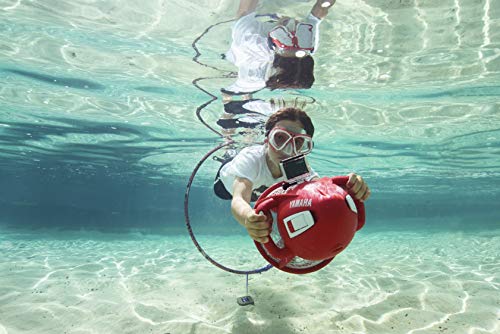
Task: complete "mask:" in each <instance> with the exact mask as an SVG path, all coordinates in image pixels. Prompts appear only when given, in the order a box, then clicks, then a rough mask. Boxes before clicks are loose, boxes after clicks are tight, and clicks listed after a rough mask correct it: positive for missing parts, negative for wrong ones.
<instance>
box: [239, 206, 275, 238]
mask: <svg viewBox="0 0 500 334" xmlns="http://www.w3.org/2000/svg"><path fill="white" fill-rule="evenodd" d="M271 222H272V217H268V216H266V215H265V214H263V213H262V212H260V213H256V212H255V211H254V210H251V211H249V212H248V214H247V216H246V217H245V228H246V229H247V232H248V234H249V235H250V237H251V238H252V239H253V240H255V241H257V242H261V243H266V242H268V241H269V233H271Z"/></svg>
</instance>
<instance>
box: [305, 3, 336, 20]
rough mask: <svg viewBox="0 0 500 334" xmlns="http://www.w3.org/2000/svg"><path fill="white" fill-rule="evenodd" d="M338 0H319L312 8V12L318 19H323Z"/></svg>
mask: <svg viewBox="0 0 500 334" xmlns="http://www.w3.org/2000/svg"><path fill="white" fill-rule="evenodd" d="M335 1H336V0H317V1H316V3H315V4H314V7H313V8H312V10H311V14H313V15H314V16H316V17H317V18H318V19H320V20H321V19H323V18H324V17H326V15H327V14H328V10H329V9H330V7H332V6H333V5H334V4H335Z"/></svg>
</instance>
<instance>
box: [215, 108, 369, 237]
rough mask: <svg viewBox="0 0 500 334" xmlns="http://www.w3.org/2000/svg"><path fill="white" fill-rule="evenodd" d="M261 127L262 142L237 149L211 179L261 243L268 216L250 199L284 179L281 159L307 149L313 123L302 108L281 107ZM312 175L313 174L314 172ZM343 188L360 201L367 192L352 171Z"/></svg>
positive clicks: (238, 218)
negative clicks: (257, 208) (255, 209)
mask: <svg viewBox="0 0 500 334" xmlns="http://www.w3.org/2000/svg"><path fill="white" fill-rule="evenodd" d="M265 131H266V139H265V142H264V144H263V145H256V146H250V147H246V148H244V149H243V150H241V152H239V153H238V154H237V155H236V156H235V157H234V159H232V160H231V161H229V162H227V163H226V164H224V165H223V166H222V167H221V169H220V170H219V172H218V173H217V177H216V180H215V183H214V190H215V193H216V194H217V196H219V197H220V198H223V199H231V211H232V213H233V216H234V218H235V219H236V220H237V221H238V222H239V223H240V224H241V225H242V226H244V227H245V228H246V229H247V231H248V233H249V235H250V236H251V237H252V238H253V239H254V240H256V241H258V242H264V243H265V242H267V241H268V236H269V233H270V223H271V219H270V217H266V216H264V215H263V214H262V213H259V214H258V213H256V212H255V211H254V210H253V209H252V207H251V206H250V202H251V201H255V200H256V195H258V193H259V192H260V193H261V192H263V191H264V190H265V189H266V188H268V187H269V186H271V185H273V184H274V183H276V182H280V181H283V180H284V177H283V175H282V172H281V169H280V166H279V163H280V161H281V160H283V159H285V158H288V157H291V156H295V155H298V154H308V153H309V152H311V150H312V147H313V145H312V137H313V135H314V125H313V124H312V121H311V119H310V118H309V116H308V115H307V114H306V113H305V112H304V111H303V110H301V109H299V108H282V109H280V110H278V111H277V112H276V113H274V114H272V115H271V116H270V117H269V119H268V120H267V122H266V125H265ZM312 175H314V176H313V178H316V177H317V174H316V173H314V172H313V173H312ZM347 191H348V192H349V194H350V195H351V196H353V197H354V198H355V199H358V200H361V201H365V200H366V199H367V198H368V197H369V196H370V190H369V188H368V186H367V184H366V183H365V182H364V180H363V179H362V178H361V177H360V176H358V175H356V174H354V173H351V174H350V176H349V181H348V183H347Z"/></svg>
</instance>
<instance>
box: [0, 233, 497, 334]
mask: <svg viewBox="0 0 500 334" xmlns="http://www.w3.org/2000/svg"><path fill="white" fill-rule="evenodd" d="M499 232H500V231H499V230H496V231H490V232H467V233H466V232H432V233H430V232H395V231H381V232H368V233H367V232H362V233H359V234H358V235H356V237H355V239H354V241H353V242H352V243H351V245H350V246H349V247H348V248H347V249H346V250H345V251H344V252H343V253H341V254H340V255H339V256H338V257H337V258H336V259H335V260H334V261H333V262H332V263H331V264H330V265H328V266H327V267H326V268H324V269H322V270H320V271H318V272H316V273H312V274H307V275H292V274H287V273H284V272H281V271H279V270H277V269H271V270H269V271H267V272H265V273H262V274H258V275H251V276H250V278H249V294H250V295H251V296H252V297H253V298H254V299H255V305H253V306H245V307H241V306H238V305H237V303H236V298H237V297H239V296H243V295H245V294H246V291H245V279H246V277H245V276H244V275H235V274H230V273H227V272H224V271H222V270H220V269H218V268H216V267H214V266H213V265H211V264H210V263H209V262H208V261H206V260H205V258H204V257H203V256H201V255H200V253H198V251H197V250H196V248H195V247H194V246H193V244H192V242H191V240H190V239H189V237H188V236H187V235H177V236H151V235H149V236H144V235H141V234H126V235H107V234H98V233H89V232H64V233H63V232H51V233H47V232H43V233H41V232H35V231H33V232H21V231H12V230H0V254H1V255H2V256H1V260H0V334H6V333H8V334H15V333H37V334H40V333H159V334H167V333H170V334H178V333H179V334H182V333H210V334H213V333H273V334H281V333H349V334H352V333H384V334H385V333H408V334H411V333H471V334H472V333H477V334H478V333H500V279H499V276H500V233H499ZM200 242H201V244H202V246H203V247H204V248H205V249H206V250H207V252H208V254H210V255H211V256H212V257H213V258H214V259H216V260H217V261H220V262H222V263H224V264H225V265H229V266H233V267H235V268H236V269H246V270H248V269H253V268H256V267H261V266H263V265H264V264H265V263H264V261H263V260H262V258H261V257H260V255H259V253H258V252H257V251H256V250H255V249H254V247H253V245H252V243H251V242H250V241H249V240H248V238H247V237H243V236H234V237H220V236H203V237H200Z"/></svg>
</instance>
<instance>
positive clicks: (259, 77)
mask: <svg viewBox="0 0 500 334" xmlns="http://www.w3.org/2000/svg"><path fill="white" fill-rule="evenodd" d="M256 15H257V13H256V12H253V13H250V14H248V15H245V16H242V17H241V18H239V19H238V21H236V23H235V24H234V26H233V29H232V40H233V41H232V44H231V48H230V49H229V51H228V52H227V53H226V59H227V60H229V61H230V62H231V63H233V64H234V65H236V66H237V67H238V79H237V80H236V82H235V83H233V84H231V85H230V86H228V87H226V88H225V89H226V90H228V91H231V92H235V93H249V92H254V91H257V90H260V89H262V88H264V87H266V81H267V79H269V77H270V73H271V71H270V69H271V67H272V65H273V62H274V51H273V50H271V49H270V48H269V44H268V42H267V39H268V35H269V32H270V31H271V29H272V28H273V27H274V26H276V22H262V21H260V20H259V19H258V18H257V17H256ZM302 22H303V23H309V24H311V25H312V26H313V30H314V31H313V36H314V52H315V51H316V50H317V49H318V43H319V24H320V22H321V20H320V19H318V18H317V17H315V16H314V15H312V14H309V15H308V16H307V17H306V18H305V20H303V21H302Z"/></svg>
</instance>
